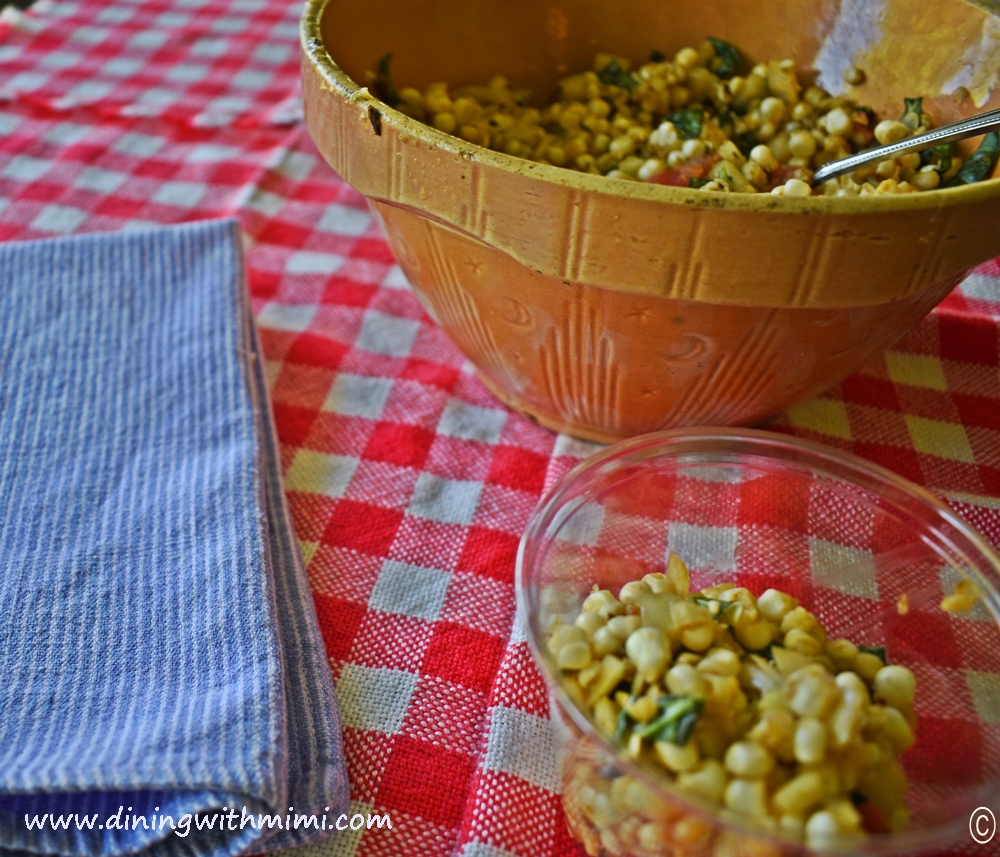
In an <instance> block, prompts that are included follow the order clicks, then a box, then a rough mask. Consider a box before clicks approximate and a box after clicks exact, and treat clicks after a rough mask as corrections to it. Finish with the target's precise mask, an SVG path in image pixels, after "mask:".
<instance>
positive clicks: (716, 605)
mask: <svg viewBox="0 0 1000 857" xmlns="http://www.w3.org/2000/svg"><path fill="white" fill-rule="evenodd" d="M710 181H712V179H698V178H694V177H693V176H692V177H691V181H690V184H689V185H688V186H689V187H704V186H705V185H707V184H708V183H709V182H710ZM694 603H695V604H697V605H698V606H699V607H704V608H705V609H706V610H707V611H708V612H709V613H711V614H712V618H713V619H714V618H715V617H716V616H718V615H719V614H720V613H721V612H723V611H724V610H725V609H726V608H725V607H724V606H723V605H722V602H720V601H716V600H715V599H714V598H703V597H702V596H700V595H696V596H695V597H694ZM728 606H729V605H728V604H727V605H726V607H728Z"/></svg>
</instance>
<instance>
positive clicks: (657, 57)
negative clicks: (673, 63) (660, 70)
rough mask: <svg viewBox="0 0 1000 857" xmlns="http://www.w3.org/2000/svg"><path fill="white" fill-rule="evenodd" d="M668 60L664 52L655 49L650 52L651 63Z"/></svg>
mask: <svg viewBox="0 0 1000 857" xmlns="http://www.w3.org/2000/svg"><path fill="white" fill-rule="evenodd" d="M666 58H667V55H666V54H665V53H663V51H658V50H657V49H656V48H653V49H652V50H651V51H650V52H649V61H650V62H663V61H664V60H665V59H666Z"/></svg>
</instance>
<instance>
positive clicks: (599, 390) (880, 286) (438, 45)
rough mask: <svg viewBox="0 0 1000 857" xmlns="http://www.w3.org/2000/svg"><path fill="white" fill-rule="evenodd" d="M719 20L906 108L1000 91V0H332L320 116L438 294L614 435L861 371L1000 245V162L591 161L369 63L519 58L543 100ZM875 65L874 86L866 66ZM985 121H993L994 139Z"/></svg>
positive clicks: (316, 115) (420, 282)
mask: <svg viewBox="0 0 1000 857" xmlns="http://www.w3.org/2000/svg"><path fill="white" fill-rule="evenodd" d="M705 35H712V36H716V37H718V38H722V39H726V40H727V41H730V42H732V43H733V44H735V45H737V46H738V47H739V48H740V49H741V50H742V51H743V52H744V54H745V57H746V59H747V60H748V61H749V62H757V61H761V60H767V59H773V58H785V57H789V58H791V59H793V60H795V61H796V63H797V64H798V65H799V67H800V68H812V69H816V78H817V83H819V84H820V85H821V86H824V87H825V88H826V89H828V90H829V91H831V92H834V93H841V92H844V93H846V94H848V95H850V96H851V97H852V98H854V99H856V100H857V101H859V102H861V103H863V104H866V105H868V106H870V107H872V108H874V109H875V111H876V112H877V113H878V114H879V115H881V116H889V117H895V116H897V115H898V114H899V113H901V105H902V101H903V98H904V97H915V96H923V97H924V105H925V109H926V110H927V111H928V112H930V113H931V114H932V115H933V116H934V117H935V118H936V120H937V121H938V122H939V123H944V122H947V121H952V120H955V119H958V118H960V117H962V116H967V115H970V114H972V113H975V112H978V111H980V110H986V109H989V108H992V107H1000V6H997V5H996V3H995V2H994V0H981V2H980V3H979V4H978V5H972V4H969V3H966V2H963V0H941V2H937V3H925V2H917V0H759V2H756V3H746V2H740V1H739V0H656V2H650V0H637V2H633V3H629V4H621V3H612V2H608V0H603V2H597V1H596V0H545V2H531V0H461V2H460V0H405V2H404V0H366V2H364V3H362V2H358V0H309V2H308V3H307V6H306V12H305V15H304V17H303V21H302V45H303V91H304V99H305V111H306V123H307V125H308V128H309V131H310V133H311V134H312V136H313V139H314V140H315V141H316V144H317V146H318V147H319V149H320V151H321V152H322V154H323V156H324V157H325V158H326V159H327V160H328V161H329V163H330V164H331V166H332V167H333V168H334V169H335V170H336V171H337V172H338V173H339V174H340V175H341V176H342V177H343V178H344V179H345V180H346V181H347V182H349V183H350V184H351V185H352V186H353V187H355V188H356V189H357V190H359V191H360V192H361V193H362V194H364V196H366V197H367V198H368V199H369V201H370V202H371V205H372V208H373V209H374V211H375V212H376V214H377V215H378V216H379V218H380V219H381V221H382V223H383V225H384V227H385V231H386V234H387V236H388V239H389V243H390V245H391V247H392V250H393V252H394V253H395V255H396V259H397V260H398V261H399V264H400V266H401V267H402V269H403V271H404V272H405V273H406V275H407V277H408V278H409V280H410V282H411V283H412V285H413V287H414V288H415V289H416V291H417V293H418V294H419V295H420V297H421V299H422V300H423V302H424V305H425V306H426V307H427V310H428V312H429V313H430V314H431V315H432V316H433V317H434V319H435V320H436V321H437V322H438V323H439V324H440V325H441V326H442V327H443V328H444V330H445V331H446V332H447V333H448V335H449V336H450V337H451V338H452V339H453V340H454V341H455V342H456V343H457V345H458V346H459V348H461V349H462V351H463V352H464V353H465V354H466V356H467V357H468V358H469V359H470V360H471V361H472V363H473V364H474V365H475V366H476V368H477V369H478V372H479V375H480V377H481V378H482V380H483V382H484V383H485V384H486V385H487V386H488V387H489V388H490V389H491V390H492V391H493V392H494V393H495V394H496V395H497V397H498V398H500V399H501V400H503V401H504V402H506V403H507V404H509V405H510V406H512V407H514V408H516V409H517V410H519V411H521V412H522V413H525V414H527V415H528V416H529V417H531V418H533V419H535V420H537V421H538V422H539V423H541V424H543V425H545V426H548V427H550V428H553V429H558V430H562V431H567V432H569V433H571V434H575V435H578V436H580V437H584V438H589V439H593V440H601V441H610V440H614V439H618V438H624V437H628V436H632V435H636V434H640V433H643V432H648V431H652V430H656V429H661V428H666V427H674V426H684V425H699V424H701V425H707V424H717V425H749V424H753V423H756V422H759V421H760V420H762V419H764V418H765V417H767V416H769V415H771V414H774V413H776V412H778V411H780V410H782V409H784V408H786V407H788V406H789V405H791V404H794V403H795V402H798V401H801V400H803V399H806V398H808V397H810V396H812V395H815V394H816V393H818V392H820V391H821V390H823V389H824V388H826V387H829V386H831V385H833V384H835V383H837V382H838V381H839V380H841V379H842V378H844V377H846V376H847V375H849V374H850V373H852V372H853V371H854V370H856V369H857V368H858V367H859V366H861V364H863V363H864V362H865V361H866V360H867V359H868V358H869V357H871V356H872V355H873V354H875V353H876V352H878V351H880V350H881V349H884V348H885V347H887V346H888V345H890V344H891V343H892V342H893V341H895V340H896V339H897V338H899V337H900V336H901V335H902V334H903V333H904V332H905V331H906V330H907V329H908V328H909V327H911V326H912V325H913V324H915V323H916V322H917V321H918V320H919V319H920V318H922V317H923V316H924V315H925V314H926V313H927V312H929V311H930V309H931V308H932V307H933V306H934V305H935V304H937V303H938V302H939V301H940V300H941V299H942V298H944V297H945V295H947V294H948V292H949V291H950V290H951V289H952V288H953V287H954V286H955V285H956V284H957V283H958V282H959V281H960V280H961V279H962V277H963V276H964V275H965V274H966V273H967V272H968V271H969V270H970V268H972V267H973V266H974V265H976V264H977V263H979V262H982V261H984V260H986V259H989V258H991V257H993V256H996V255H998V254H1000V179H998V178H992V179H990V180H988V181H984V182H981V183H979V184H976V185H969V186H965V187H961V188H955V189H949V190H938V191H932V192H928V193H919V194H906V195H884V196H877V197H863V198H853V199H845V198H826V197H815V198H808V199H795V198H788V197H776V196H772V195H770V194H722V193H706V192H704V191H698V190H689V189H686V188H674V187H665V186H660V185H652V184H642V183H638V182H628V181H622V180H616V179H607V178H604V177H603V176H595V175H589V174H583V173H578V172H573V171H570V170H566V169H561V168H559V167H554V166H548V165H543V164H535V163H532V162H529V161H525V160H521V159H518V158H515V157H511V156H509V155H504V154H501V153H497V152H492V151H489V150H486V149H483V148H480V147H478V146H475V145H473V144H470V143H467V142H465V141H463V140H460V139H457V138H455V137H451V136H448V135H446V134H444V133H442V132H440V131H437V130H435V129H434V128H431V127H429V126H427V125H424V124H422V123H420V122H417V121H415V120H413V119H410V118H408V117H406V116H404V115H403V114H401V113H399V112H397V111H395V110H393V109H391V108H389V107H387V106H386V105H385V104H383V103H382V102H380V101H378V100H377V99H376V98H375V97H374V96H373V95H371V94H370V93H369V92H368V90H367V89H366V88H365V87H364V86H362V85H360V84H358V83H357V82H356V81H359V80H363V79H364V72H365V70H366V69H370V68H374V67H375V65H376V63H377V60H378V58H379V57H380V56H381V55H382V54H384V53H386V52H387V51H391V52H392V54H393V71H394V75H395V78H396V80H397V81H398V82H399V84H400V85H406V86H416V87H425V86H427V85H428V84H429V83H431V82H433V81H435V80H444V81H447V82H448V83H449V84H450V85H452V86H462V85H466V84H471V83H482V82H484V81H486V80H488V79H489V78H490V77H492V76H493V75H494V74H497V73H502V74H504V75H505V76H506V77H507V78H508V79H509V80H510V81H511V83H512V85H513V86H517V87H521V86H527V87H530V88H531V89H532V90H533V91H534V92H535V93H537V94H538V95H539V96H540V99H541V100H544V98H545V96H547V95H548V93H549V92H550V91H551V90H552V88H553V85H554V83H555V81H556V80H557V79H558V78H559V77H560V76H563V75H565V74H568V73H571V72H574V71H577V70H580V69H583V68H587V67H589V64H590V62H591V61H592V58H593V56H594V54H595V53H597V52H598V51H608V52H613V53H616V54H620V55H625V56H629V57H631V58H632V59H633V61H640V60H642V59H643V58H644V57H645V56H646V55H647V54H648V52H649V50H650V49H651V48H657V49H659V50H662V51H664V52H665V53H666V54H667V55H668V56H670V55H672V53H673V52H674V51H676V50H678V49H679V48H680V47H683V46H685V45H696V44H698V43H699V42H700V41H701V40H702V39H703V38H704V36H705ZM853 66H857V67H859V68H861V69H863V70H864V72H865V75H866V81H865V82H864V83H863V84H861V85H859V86H849V85H847V84H846V83H845V82H844V74H845V72H846V71H847V70H848V69H849V68H851V67H853ZM975 142H976V141H971V142H970V144H969V145H970V146H974V144H975Z"/></svg>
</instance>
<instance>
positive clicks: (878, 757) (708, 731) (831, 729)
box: [546, 554, 916, 855]
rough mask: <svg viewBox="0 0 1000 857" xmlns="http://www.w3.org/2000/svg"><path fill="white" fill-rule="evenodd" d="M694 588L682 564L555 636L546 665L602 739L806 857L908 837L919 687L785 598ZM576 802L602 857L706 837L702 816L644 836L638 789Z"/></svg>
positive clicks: (675, 562) (600, 603)
mask: <svg viewBox="0 0 1000 857" xmlns="http://www.w3.org/2000/svg"><path fill="white" fill-rule="evenodd" d="M689 588H690V582H689V575H688V570H687V568H686V566H685V565H684V563H683V561H682V560H681V559H680V557H678V556H677V555H676V554H671V555H670V557H669V562H668V564H667V567H666V571H665V572H662V573H661V572H658V573H653V574H647V575H646V576H645V577H643V578H642V579H641V580H635V581H632V582H629V583H626V584H625V585H624V586H622V587H621V590H620V591H619V592H618V595H617V596H615V595H614V594H613V593H612V592H610V591H608V590H601V589H598V588H597V587H596V586H595V587H594V590H593V592H592V593H591V594H590V595H589V596H588V597H587V598H586V600H585V601H584V602H583V607H582V612H581V613H580V615H579V616H578V617H577V618H576V619H575V621H574V622H573V623H572V624H567V623H562V622H557V624H556V625H555V626H554V627H553V628H552V630H551V634H550V636H549V637H548V639H547V643H546V645H547V647H548V650H549V653H550V654H551V656H552V658H553V659H554V661H555V663H556V665H557V666H558V668H559V669H560V670H561V671H562V675H563V681H564V686H565V688H566V689H567V691H568V692H569V694H570V695H571V696H572V697H574V698H575V700H576V702H577V704H578V705H580V706H581V707H582V708H583V710H584V711H586V712H587V713H588V714H589V716H590V718H591V719H592V721H593V723H594V724H595V725H596V727H597V728H598V729H599V730H600V731H601V732H603V733H604V734H605V735H607V736H609V737H611V738H613V739H614V740H615V741H616V742H617V743H618V745H619V746H620V748H621V752H622V753H624V755H626V756H627V757H628V758H630V759H632V760H634V761H636V762H638V763H640V764H641V765H643V766H645V767H647V768H652V769H655V771H656V772H658V774H659V775H661V776H663V777H665V778H667V779H668V780H670V781H672V782H673V783H675V784H676V785H677V786H678V787H679V788H680V789H681V790H683V791H685V792H687V793H689V794H692V795H696V796H697V797H698V798H699V799H701V800H702V801H703V802H708V803H709V804H712V805H717V806H718V807H720V808H721V809H722V810H723V811H724V812H730V813H735V814H737V815H739V816H742V817H746V818H750V819H753V820H754V821H755V822H756V825H757V826H758V827H761V828H763V829H764V830H766V831H771V832H775V833H779V834H781V835H783V836H785V837H788V838H792V839H794V840H797V841H801V842H804V843H805V844H807V845H809V846H812V847H817V848H819V847H829V846H834V847H845V846H848V847H849V845H850V843H851V842H852V841H854V840H855V839H856V838H858V837H862V836H864V835H865V834H866V832H868V833H874V832H890V831H896V830H899V829H901V828H902V827H903V826H904V825H905V824H906V821H907V809H906V805H905V803H904V800H903V795H904V793H905V791H906V788H907V782H906V776H905V774H904V772H903V768H902V766H901V765H900V762H899V757H900V756H901V755H902V754H903V753H904V752H905V751H906V750H907V749H908V748H909V747H910V746H911V745H912V744H913V741H914V732H913V730H914V727H915V723H916V720H915V715H914V712H913V699H914V691H915V680H914V676H913V673H912V672H910V670H908V669H907V668H906V667H903V666H898V665H893V664H888V663H887V662H886V654H885V651H884V649H881V648H870V647H865V646H858V645H856V644H855V643H853V642H851V641H850V640H846V639H829V638H828V636H827V633H826V630H825V629H824V628H823V625H822V624H821V623H820V622H819V621H818V620H817V619H816V617H815V616H813V615H812V614H811V613H810V612H809V611H808V610H806V609H805V608H803V607H802V606H800V605H799V604H798V602H797V601H796V599H795V598H793V597H792V596H790V595H788V594H786V593H784V592H780V591H778V590H775V589H768V590H767V591H766V592H764V593H763V594H762V595H760V597H759V598H756V597H754V595H753V594H751V593H750V591H749V590H747V589H745V588H742V587H738V586H734V585H732V584H728V583H727V584H721V585H718V586H713V587H711V588H708V589H704V590H702V591H700V592H695V593H692V592H690V591H689ZM585 774H586V772H585ZM619 780H621V782H619ZM573 788H575V789H576V793H575V795H574V799H575V800H576V801H577V803H578V804H580V805H581V806H582V807H583V813H584V814H585V815H586V816H587V820H588V822H589V824H590V826H591V830H590V837H591V840H592V841H590V842H586V841H585V844H587V847H588V850H590V851H591V853H593V854H597V853H598V852H599V849H600V848H603V850H604V851H606V852H607V853H609V854H611V855H618V854H631V853H635V852H638V853H645V850H651V853H656V849H655V848H653V845H652V844H651V843H659V844H658V845H657V846H656V847H657V848H661V849H667V850H668V851H669V848H674V849H675V851H676V850H677V849H678V848H680V845H682V844H683V841H686V840H692V838H693V837H695V838H696V836H697V835H700V836H702V838H705V837H707V836H708V835H709V833H710V829H709V828H706V824H705V822H704V821H703V820H700V819H698V818H695V817H691V816H688V817H686V818H681V819H679V820H678V819H676V818H674V819H671V820H670V821H669V823H667V822H664V821H663V820H662V819H661V820H660V821H657V820H656V819H647V820H646V821H645V822H644V823H643V824H637V823H636V821H635V819H634V817H632V814H630V813H629V812H627V811H625V810H624V809H622V807H623V806H624V807H626V808H627V806H628V800H629V797H628V795H629V793H630V790H631V792H632V793H635V792H636V790H637V789H639V790H640V791H641V784H639V783H638V781H636V780H634V779H632V778H630V777H619V778H618V779H616V780H613V781H612V782H611V783H610V784H609V783H608V782H607V781H606V780H602V779H601V778H600V777H599V776H597V775H596V773H595V772H590V775H578V776H576V780H575V785H574V786H573ZM616 793H617V794H616ZM633 797H635V795H634V794H633ZM647 797H648V796H647ZM623 801H624V803H623ZM646 802H647V803H648V802H649V801H648V799H647V801H646ZM616 806H617V810H616ZM678 825H681V827H680V828H678ZM699 825H700V828H699ZM699 830H700V833H699ZM584 838H585V840H586V837H584ZM630 839H631V841H630ZM643 842H645V843H646V844H645V845H643ZM689 844H690V843H689ZM644 849H645V850H644ZM677 853H701V852H700V851H698V850H697V849H693V847H692V850H691V851H690V852H687V851H685V850H684V849H683V848H680V850H679V851H677Z"/></svg>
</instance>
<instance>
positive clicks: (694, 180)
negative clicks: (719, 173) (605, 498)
mask: <svg viewBox="0 0 1000 857" xmlns="http://www.w3.org/2000/svg"><path fill="white" fill-rule="evenodd" d="M710 181H712V180H711V179H700V178H698V177H697V176H691V178H690V179H688V187H693V188H694V189H695V190H697V189H698V188H700V187H704V186H705V185H707V184H708V183H709V182H710ZM698 600H699V599H697V598H696V599H695V601H698ZM700 600H702V601H705V599H704V598H702V599H700ZM708 603H709V602H708V601H705V603H704V604H702V605H701V606H702V607H704V608H705V609H706V610H708V611H709V612H710V613H711V611H712V608H711V607H709V606H708ZM715 609H716V612H718V609H719V608H718V607H716V608H715ZM713 615H714V614H713Z"/></svg>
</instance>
